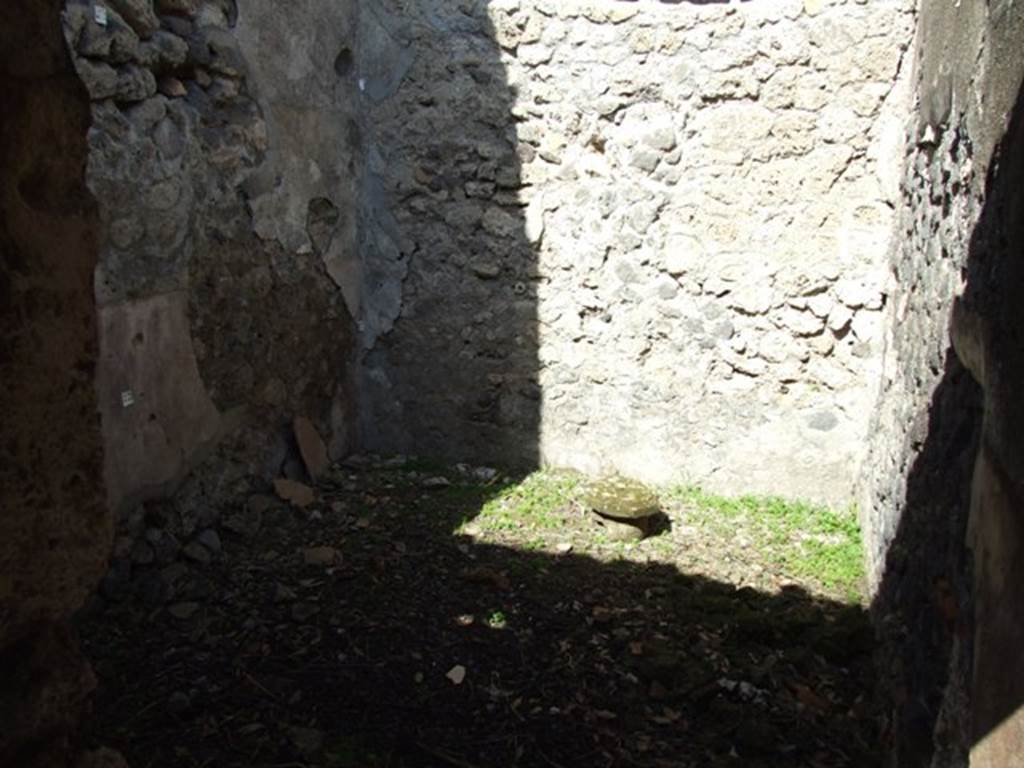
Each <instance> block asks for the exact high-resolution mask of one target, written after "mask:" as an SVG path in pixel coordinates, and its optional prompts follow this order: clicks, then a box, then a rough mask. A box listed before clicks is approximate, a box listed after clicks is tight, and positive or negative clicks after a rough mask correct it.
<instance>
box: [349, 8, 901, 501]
mask: <svg viewBox="0 0 1024 768" xmlns="http://www.w3.org/2000/svg"><path fill="white" fill-rule="evenodd" d="M912 10H913V9H912V3H909V2H896V1H893V2H880V3H870V4H864V3H856V2H830V3H820V2H806V3H805V2H802V1H799V0H787V1H785V2H752V3H743V4H690V3H682V4H659V3H647V4H632V3H613V2H604V1H603V0H596V1H594V2H580V1H574V2H551V1H550V0H494V2H462V3H455V2H451V3H439V2H422V1H419V0H388V1H387V2H381V3H374V4H372V9H364V13H363V16H364V18H363V21H362V27H363V29H364V32H363V34H362V40H363V44H362V45H361V54H360V56H361V61H360V71H361V78H362V86H363V89H364V95H365V97H366V102H367V113H368V120H367V125H368V138H369V142H370V143H369V145H368V183H367V189H366V191H365V193H364V197H363V213H362V223H363V234H362V247H363V259H364V262H365V264H366V270H367V275H366V277H367V280H366V281H365V282H364V314H363V320H364V330H363V346H364V349H365V358H364V359H365V365H364V369H363V397H364V403H363V413H364V414H365V418H364V419H363V431H364V437H365V440H366V442H367V444H368V445H369V446H370V447H373V448H376V449H381V450H390V451H405V452H417V453H424V454H441V455H446V456H449V457H452V458H472V459H489V460H505V461H513V462H521V463H525V464H531V463H537V462H546V463H551V464H556V465H568V466H574V467H577V468H580V469H584V470H589V471H608V470H612V469H614V470H618V471H622V472H625V473H628V474H631V475H636V476H640V477H643V478H646V479H649V480H657V481H667V480H675V481H680V480H689V481H695V482H699V483H701V484H703V485H704V486H705V487H708V488H710V489H713V490H719V491H739V490H743V491H745V492H764V493H779V494H787V495H798V496H804V497H811V498H815V499H820V500H825V501H829V502H834V503H843V502H847V501H848V500H849V499H850V498H851V494H852V484H853V479H854V477H855V473H856V467H857V465H858V463H859V461H860V459H861V455H862V446H863V444H864V442H865V437H866V434H867V427H868V418H869V413H870V408H871V405H872V404H873V399H874V395H875V392H876V389H877V377H878V374H879V370H880V368H879V352H880V346H879V341H880V329H881V317H882V309H883V307H884V305H885V303H886V301H887V294H888V292H889V291H890V286H889V285H888V284H887V282H886V270H885V261H884V259H885V254H886V253H887V248H888V238H889V236H890V234H891V231H892V205H893V204H894V202H895V196H896V180H897V176H898V174H897V168H898V159H899V157H900V152H901V143H902V131H901V127H902V120H901V114H902V112H903V111H904V110H905V109H906V106H905V104H904V101H903V97H904V93H903V92H902V90H901V89H900V88H899V87H894V83H895V82H896V81H897V74H898V72H899V70H900V64H901V59H902V55H903V52H904V49H905V47H906V46H907V44H908V43H909V40H910V38H911V32H912Z"/></svg>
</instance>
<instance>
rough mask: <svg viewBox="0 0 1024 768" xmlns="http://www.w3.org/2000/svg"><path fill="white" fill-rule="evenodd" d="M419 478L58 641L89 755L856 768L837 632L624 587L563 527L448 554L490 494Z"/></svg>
mask: <svg viewBox="0 0 1024 768" xmlns="http://www.w3.org/2000/svg"><path fill="white" fill-rule="evenodd" d="M451 476H452V475H451V474H449V477H451ZM423 478H424V475H423V474H422V473H420V474H418V475H417V474H416V473H415V472H414V473H412V474H410V473H409V472H408V471H407V470H397V469H392V470H369V469H367V470H360V471H353V470H346V471H343V472H339V473H335V474H334V475H333V478H332V480H331V481H328V482H326V483H325V484H324V485H322V486H321V491H322V496H321V501H320V502H319V503H318V504H316V505H315V506H313V507H310V508H309V509H307V510H294V509H287V508H285V507H283V506H279V505H277V504H273V503H271V502H270V501H269V500H267V499H264V501H263V502H251V503H250V513H252V512H254V511H255V512H259V522H258V524H257V523H256V522H255V520H256V518H254V517H253V516H252V515H251V514H250V517H249V518H248V519H249V520H250V523H251V525H250V526H249V527H248V528H247V529H245V530H241V529H239V530H237V531H236V532H235V533H226V534H225V537H224V539H223V541H222V542H221V543H220V544H221V550H220V553H219V554H218V555H217V556H216V557H215V558H214V559H213V560H212V562H209V563H205V564H204V563H200V562H190V563H189V564H188V565H185V564H184V562H181V561H178V560H177V557H176V553H172V555H171V557H170V558H169V559H168V564H166V565H163V566H161V565H160V563H159V562H155V563H152V564H149V565H141V566H140V565H137V566H136V567H135V573H134V574H133V575H132V576H131V578H130V579H127V580H126V581H125V582H124V584H123V585H122V588H121V589H120V590H109V589H108V590H107V591H108V594H109V596H110V598H111V599H110V600H108V601H103V602H102V603H101V604H97V605H95V606H93V609H92V611H91V613H90V614H89V615H88V616H86V617H85V618H84V619H83V622H82V626H81V629H82V633H83V636H84V641H85V644H86V646H87V649H88V652H89V655H90V658H92V659H93V660H94V663H95V665H96V668H97V671H98V673H99V676H100V678H101V680H102V686H101V694H100V698H99V700H98V702H97V712H96V715H97V716H96V719H95V730H94V733H93V738H94V739H95V741H96V742H98V743H105V744H110V745H112V746H115V747H117V748H119V749H122V750H123V751H124V753H125V754H126V755H127V757H128V758H129V761H130V763H131V764H132V765H133V766H134V768H146V767H147V766H154V767H155V766H172V765H173V766H213V765H216V766H243V765H244V766H295V767H296V768H298V767H299V766H311V767H312V766H389V767H390V766H409V767H410V768H411V767H412V766H462V767H463V768H465V767H466V766H627V765H639V766H693V767H694V768H696V767H697V766H700V767H701V768H703V767H705V766H718V765H722V766H740V765H742V766H779V767H780V768H781V766H786V768H791V767H792V766H820V767H821V768H825V767H831V766H868V765H877V762H878V761H877V760H876V759H875V758H874V757H873V755H874V754H875V752H876V747H877V741H876V738H875V734H874V720H873V718H872V717H871V712H870V706H869V704H870V695H869V691H870V687H871V684H872V669H871V653H872V632H871V628H870V625H869V623H868V621H867V618H866V615H865V613H864V611H863V610H862V609H861V607H860V606H857V605H847V604H842V603H839V602H834V601H831V600H827V599H823V598H816V597H814V596H812V595H811V594H809V593H808V592H806V591H804V590H803V589H801V588H799V587H797V586H795V585H790V586H788V587H785V588H783V589H782V590H780V591H779V592H778V593H777V594H767V593H764V592H759V591H757V590H755V589H752V588H750V587H743V588H737V587H736V586H734V585H733V584H729V583H725V582H723V581H718V580H714V579H710V578H706V577H702V576H697V575H688V574H686V573H682V572H680V571H679V570H678V569H677V568H676V567H675V566H674V565H672V564H671V563H670V562H664V561H657V560H655V559H654V556H653V554H652V555H651V561H650V562H642V560H643V559H644V558H643V556H642V553H643V552H644V551H645V550H643V547H646V546H648V545H649V544H650V543H651V542H653V541H655V540H654V539H652V540H649V541H648V542H645V543H643V544H640V545H637V546H638V548H637V549H634V550H629V552H630V553H631V554H630V557H631V559H632V561H629V560H626V559H624V558H622V557H619V555H622V554H623V553H625V552H626V551H627V550H623V549H618V550H616V549H614V548H609V547H607V546H604V547H598V546H595V543H594V537H596V536H598V532H597V529H596V528H594V527H593V524H592V523H590V522H588V518H586V517H585V516H583V515H582V513H581V511H580V510H579V508H578V507H576V506H574V505H573V504H571V503H565V504H563V505H562V506H561V507H560V508H559V509H558V510H557V512H555V513H554V514H556V515H558V516H561V521H560V523H561V524H559V525H556V526H555V529H554V530H555V534H554V536H553V537H549V538H548V539H546V540H539V539H537V538H536V537H533V536H532V535H531V536H525V535H524V537H523V538H522V542H521V544H520V546H519V548H518V549H516V548H511V547H509V546H497V545H494V544H491V543H488V542H487V541H486V537H485V536H483V535H466V532H473V531H474V526H473V524H472V520H473V518H474V516H475V515H476V514H477V513H478V512H479V510H480V509H481V507H482V506H483V505H484V504H485V503H486V502H487V501H488V500H489V499H491V498H493V497H494V495H495V494H496V493H498V492H500V491H501V490H502V488H503V487H505V484H504V483H501V482H494V483H492V484H491V485H481V484H478V483H476V484H474V483H469V482H461V481H458V480H456V481H455V482H454V483H453V484H452V485H450V486H447V487H439V488H434V489H427V488H425V487H424V483H423ZM508 482H509V483H511V482H512V481H511V480H509V481H508ZM428 485H429V483H428ZM256 498H257V499H258V498H260V497H256ZM150 514H151V515H154V516H158V515H159V514H160V512H159V510H157V509H155V508H154V509H153V510H151V512H150ZM225 514H226V519H227V520H231V519H232V517H231V515H232V511H231V510H226V511H225ZM152 522H153V523H155V524H160V523H163V524H166V521H162V520H156V519H154V520H153V521H152ZM453 531H456V533H455V534H454V535H453ZM460 531H461V533H460ZM668 533H669V532H668V531H663V533H662V535H668ZM570 544H571V545H572V549H571V550H569V545H570ZM695 545H696V544H695ZM559 552H562V554H559ZM617 553H618V554H617ZM158 559H159V550H158ZM637 560H640V561H641V562H637ZM662 560H664V558H662ZM157 574H160V577H159V578H155V577H156V575H157ZM462 675H464V677H462Z"/></svg>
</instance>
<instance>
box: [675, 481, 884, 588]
mask: <svg viewBox="0 0 1024 768" xmlns="http://www.w3.org/2000/svg"><path fill="white" fill-rule="evenodd" d="M664 498H665V499H666V500H668V499H671V500H674V501H676V502H679V503H680V506H681V507H682V510H683V513H682V514H683V517H684V521H685V522H686V523H687V524H689V525H695V526H699V527H701V528H703V529H705V530H708V531H709V532H712V533H715V534H717V535H720V536H728V537H729V539H730V541H732V542H734V543H736V544H738V545H740V544H744V543H745V544H746V545H747V546H748V547H749V548H753V549H755V550H756V553H757V554H758V556H759V559H762V560H764V561H765V562H766V564H769V565H772V566H774V567H775V568H777V569H778V572H779V574H780V575H782V576H787V577H790V578H793V579H800V580H809V581H812V582H816V583H818V584H820V585H821V586H823V587H825V588H826V589H828V590H829V591H832V592H837V593H840V594H842V595H844V596H845V597H846V598H848V599H850V600H860V599H861V598H862V597H863V583H864V561H863V555H862V551H861V537H860V526H859V525H858V524H857V519H856V516H855V515H854V513H853V511H852V510H847V511H836V510H833V509H829V508H828V507H825V506H821V505H817V504H810V503H808V502H804V501H790V500H786V499H780V498H775V497H761V496H739V497H723V496H716V495H714V494H709V493H706V492H704V491H702V490H700V489H696V488H675V489H671V490H670V491H668V492H667V493H666V494H665V495H664Z"/></svg>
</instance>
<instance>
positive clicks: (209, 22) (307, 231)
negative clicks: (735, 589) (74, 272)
mask: <svg viewBox="0 0 1024 768" xmlns="http://www.w3.org/2000/svg"><path fill="white" fill-rule="evenodd" d="M240 10H241V13H240V12H239V11H240ZM283 13H284V12H283V11H282V10H281V8H280V7H279V4H278V3H274V2H269V1H268V2H251V3H246V4H245V5H244V6H243V7H242V8H241V9H239V8H238V6H237V5H236V3H235V2H234V0H211V1H202V2H201V1H200V0H156V1H155V2H153V0H109V2H108V1H106V0H104V1H103V2H91V1H89V2H86V1H85V0H71V1H70V2H68V3H67V6H66V8H65V11H64V29H65V36H66V38H67V41H68V46H69V48H70V49H71V50H72V51H73V53H74V56H75V64H76V67H77V68H78V72H79V74H80V75H81V77H82V79H83V81H84V82H85V84H86V86H87V88H88V90H89V93H90V96H91V98H92V102H93V106H92V117H93V120H92V128H91V130H90V133H89V142H90V156H89V172H88V181H89V187H90V189H91V190H92V191H93V192H94V194H95V195H96V197H97V199H98V200H99V203H100V217H101V222H102V230H101V243H102V247H101V256H100V263H99V265H98V268H97V285H96V296H97V302H98V304H99V313H100V314H99V324H100V346H101V361H100V366H99V370H98V374H97V377H98V382H99V396H100V410H101V413H102V417H103V431H104V439H105V456H106V477H107V484H108V490H109V496H110V501H111V505H112V506H114V507H116V508H118V509H121V510H127V509H130V508H132V507H133V506H134V505H135V504H137V503H138V502H139V501H141V500H142V499H144V498H147V497H151V496H158V495H161V494H165V493H167V492H168V491H170V490H171V489H173V488H175V487H176V486H177V485H178V484H179V483H180V482H181V481H182V479H183V478H184V477H185V476H186V475H187V474H188V472H189V471H190V470H192V469H193V468H194V467H195V466H196V465H197V464H198V463H199V462H200V461H201V460H202V459H203V458H204V457H206V456H208V455H209V454H210V452H211V451H212V450H213V448H214V447H215V446H217V445H218V444H221V443H222V441H223V440H224V439H225V438H227V437H232V438H233V440H234V443H233V444H234V445H235V447H236V448H237V450H235V451H233V452H232V455H233V456H234V458H236V459H237V460H238V461H239V462H241V464H242V468H241V469H239V470H237V471H236V474H242V475H244V474H247V473H248V474H252V475H257V476H264V477H273V476H277V474H278V473H279V472H281V471H282V469H283V468H284V467H286V466H287V465H288V460H289V455H290V453H291V454H294V450H293V449H294V446H290V445H289V441H290V437H289V435H288V432H287V428H286V425H287V424H288V423H290V420H291V418H292V416H294V415H296V414H303V415H307V416H309V417H312V418H313V419H314V420H315V421H316V423H317V424H318V426H319V427H320V429H321V432H323V433H324V434H325V435H330V438H331V440H330V441H331V444H332V448H333V449H334V452H335V454H336V455H338V454H340V453H343V452H344V451H345V450H347V448H348V447H349V444H350V442H351V439H352V436H353V434H354V433H353V430H354V417H353V411H354V392H353V387H354V381H353V380H352V371H351V350H352V338H353V328H352V319H351V318H352V315H353V314H354V313H355V312H356V311H357V308H356V307H354V306H353V302H352V296H355V295H357V292H352V291H349V294H351V295H346V293H345V291H348V290H349V288H350V287H353V286H358V274H355V275H354V276H350V275H349V272H347V271H346V270H350V269H351V266H350V265H351V263H352V262H353V261H355V255H356V252H355V248H354V238H355V226H354V212H355V208H356V206H355V188H356V179H357V173H358V166H357V164H356V161H355V146H356V145H357V144H358V141H359V137H358V132H357V131H353V129H352V128H351V125H353V124H354V123H353V122H352V120H351V118H350V114H351V113H352V112H353V111H354V110H355V106H356V105H355V99H354V97H353V94H354V93H355V84H354V79H353V78H352V77H350V76H348V75H347V73H346V72H344V71H341V70H340V69H339V68H338V67H337V60H338V57H339V53H340V52H341V51H345V50H348V51H351V47H352V45H353V42H352V36H353V29H354V24H355V12H354V3H353V2H342V3H330V2H326V0H325V1H324V2H317V3H311V4H307V7H304V10H303V11H302V12H301V13H299V12H294V13H293V12H292V11H291V10H289V11H288V14H287V18H284V17H283V16H282V14H283ZM293 464H294V462H293Z"/></svg>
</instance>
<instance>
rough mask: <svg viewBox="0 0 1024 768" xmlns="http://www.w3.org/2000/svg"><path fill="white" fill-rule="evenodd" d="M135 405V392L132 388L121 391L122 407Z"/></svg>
mask: <svg viewBox="0 0 1024 768" xmlns="http://www.w3.org/2000/svg"><path fill="white" fill-rule="evenodd" d="M133 405H135V393H134V392H132V391H131V390H130V389H126V390H125V391H124V392H122V393H121V407H122V408H130V407H132V406H133Z"/></svg>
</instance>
